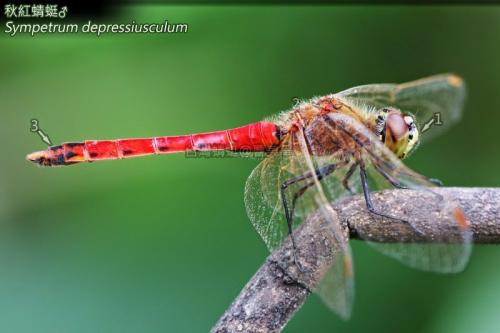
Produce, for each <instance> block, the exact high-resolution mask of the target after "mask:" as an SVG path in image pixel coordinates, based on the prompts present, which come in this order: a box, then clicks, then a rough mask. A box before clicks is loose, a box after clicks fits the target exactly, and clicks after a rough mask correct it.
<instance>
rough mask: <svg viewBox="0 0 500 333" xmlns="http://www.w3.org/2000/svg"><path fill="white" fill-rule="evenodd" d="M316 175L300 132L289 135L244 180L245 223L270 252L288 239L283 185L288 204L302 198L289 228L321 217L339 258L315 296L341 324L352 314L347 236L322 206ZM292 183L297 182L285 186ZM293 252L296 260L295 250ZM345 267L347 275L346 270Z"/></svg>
mask: <svg viewBox="0 0 500 333" xmlns="http://www.w3.org/2000/svg"><path fill="white" fill-rule="evenodd" d="M316 171H317V170H316V167H315V166H314V163H313V161H312V159H311V156H310V154H309V151H308V148H307V142H306V139H305V137H304V134H303V133H302V131H299V132H298V133H296V134H293V135H289V136H288V137H287V138H286V139H284V141H283V143H282V145H281V146H280V148H279V149H277V150H276V151H274V152H272V153H271V154H270V155H269V156H268V157H267V158H266V159H264V160H263V161H262V162H261V163H260V164H259V165H258V166H257V167H256V168H255V169H254V170H253V172H252V174H251V175H250V176H249V178H248V180H247V184H246V187H245V206H246V209H247V213H248V216H249V218H250V221H251V222H252V224H253V226H254V227H255V229H256V230H257V232H258V233H259V234H260V236H261V237H262V239H263V240H264V242H265V243H266V245H267V247H268V248H269V249H270V250H273V249H275V248H276V247H278V246H279V245H281V243H282V242H283V240H284V238H286V237H287V236H288V229H287V224H286V219H285V213H284V209H283V202H282V200H281V196H280V189H281V186H282V184H283V183H284V182H287V183H288V184H289V186H288V187H287V188H286V191H285V196H286V198H287V202H288V203H292V202H293V201H294V196H295V194H296V193H302V195H300V196H299V197H298V198H297V199H296V200H295V209H294V214H293V225H294V228H295V227H296V226H297V225H298V224H300V223H301V222H303V221H304V220H305V218H306V217H307V216H309V215H311V214H314V213H316V212H320V214H322V217H323V218H324V220H325V221H326V222H327V223H326V225H327V226H328V227H329V228H332V231H333V234H334V235H335V238H336V246H338V256H337V259H336V261H335V262H334V263H333V264H332V267H331V268H330V269H329V271H328V273H326V277H327V280H326V281H325V282H324V283H321V285H320V287H319V288H318V289H317V290H318V292H319V295H320V297H321V299H322V300H323V301H324V302H325V303H326V304H327V305H328V306H329V308H331V309H332V310H334V311H335V312H337V313H339V314H340V315H341V316H342V317H344V318H345V317H347V316H348V315H349V314H350V312H351V308H352V295H353V288H354V284H353V280H352V279H353V273H352V269H351V267H352V265H351V264H350V263H351V256H350V250H349V246H348V244H347V233H346V232H345V231H344V230H343V229H342V227H341V226H340V224H339V220H338V217H337V215H336V213H335V211H334V210H333V209H332V207H331V205H330V203H329V202H328V201H327V199H326V196H325V193H324V190H323V188H322V184H321V183H320V181H319V179H318V175H317V172H316ZM304 175H308V177H304ZM292 179H300V180H298V181H297V182H290V180H292ZM304 188H305V190H304ZM298 251H299V253H298V255H299V256H300V249H298ZM344 263H349V265H348V266H347V265H346V264H344ZM346 267H348V268H349V269H348V270H346V269H345V268H346Z"/></svg>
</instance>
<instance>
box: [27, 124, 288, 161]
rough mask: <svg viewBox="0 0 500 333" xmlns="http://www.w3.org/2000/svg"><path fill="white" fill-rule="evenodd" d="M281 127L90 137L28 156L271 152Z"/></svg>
mask: <svg viewBox="0 0 500 333" xmlns="http://www.w3.org/2000/svg"><path fill="white" fill-rule="evenodd" d="M279 137H280V132H279V128H278V126H276V124H274V123H271V122H257V123H253V124H249V125H246V126H243V127H238V128H233V129H229V130H223V131H217V132H211V133H200V134H189V135H180V136H159V137H152V138H144V139H119V140H89V141H84V142H68V143H63V144H62V145H59V146H52V147H49V148H48V149H47V150H46V151H40V152H35V153H32V154H30V155H28V159H29V160H31V161H33V162H35V163H38V164H40V165H45V166H53V165H69V164H74V163H78V162H84V161H89V162H92V161H97V160H110V159H121V158H127V157H134V156H142V155H152V154H168V153H177V152H187V151H216V150H228V151H254V152H256V151H267V150H269V149H271V148H272V147H274V146H275V145H277V144H278V143H279V140H280V138H279Z"/></svg>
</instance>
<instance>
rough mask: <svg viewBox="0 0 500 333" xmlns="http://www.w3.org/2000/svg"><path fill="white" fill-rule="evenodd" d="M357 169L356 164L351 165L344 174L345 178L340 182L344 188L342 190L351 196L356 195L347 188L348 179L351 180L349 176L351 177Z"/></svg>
mask: <svg viewBox="0 0 500 333" xmlns="http://www.w3.org/2000/svg"><path fill="white" fill-rule="evenodd" d="M357 167H358V163H354V164H353V165H351V167H350V168H349V170H348V171H347V173H346V174H345V177H344V179H343V180H342V185H343V186H344V188H345V189H346V190H347V191H348V192H349V193H350V194H351V195H354V194H356V193H354V191H353V190H352V189H351V187H350V186H349V179H350V178H351V176H352V175H353V173H354V171H356V168H357Z"/></svg>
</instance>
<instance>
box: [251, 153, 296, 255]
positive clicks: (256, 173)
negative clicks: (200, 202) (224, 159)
mask: <svg viewBox="0 0 500 333" xmlns="http://www.w3.org/2000/svg"><path fill="white" fill-rule="evenodd" d="M285 157H286V156H285ZM288 162H289V161H288V160H282V159H281V154H280V152H278V151H275V152H272V153H271V154H270V155H269V156H268V157H266V158H265V159H264V160H263V161H261V162H260V163H259V165H257V167H255V169H254V170H253V171H252V173H251V174H250V176H249V177H248V179H247V182H246V185H245V195H244V199H245V207H246V210H247V215H248V217H249V219H250V222H251V223H252V225H253V226H254V228H255V230H256V231H257V232H258V233H259V235H260V236H261V237H262V239H263V240H264V243H265V244H266V246H267V248H268V249H269V251H272V250H274V249H275V248H277V247H279V245H280V244H281V242H282V241H283V239H284V238H285V237H286V235H287V227H286V222H285V215H284V212H283V203H282V202H281V199H280V195H279V191H280V186H281V184H282V183H283V182H284V181H285V180H286V179H288V178H290V177H292V175H291V174H290V173H289V172H288V171H287V165H286V164H287V163H288Z"/></svg>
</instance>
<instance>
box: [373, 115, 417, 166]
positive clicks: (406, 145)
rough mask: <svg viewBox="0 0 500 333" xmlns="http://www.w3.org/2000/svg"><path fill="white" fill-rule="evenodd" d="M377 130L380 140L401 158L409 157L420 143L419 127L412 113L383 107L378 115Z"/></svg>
mask: <svg viewBox="0 0 500 333" xmlns="http://www.w3.org/2000/svg"><path fill="white" fill-rule="evenodd" d="M376 132H377V134H378V135H379V138H380V140H381V141H382V142H383V143H384V144H385V146H386V147H387V148H389V149H390V150H391V151H392V152H393V153H394V154H396V156H397V157H398V158H400V159H403V158H405V157H407V156H408V155H409V154H410V153H411V152H412V151H413V149H414V148H415V147H416V146H417V143H418V134H419V133H418V129H417V126H416V124H415V121H414V118H413V116H412V115H410V114H407V115H405V114H403V113H402V112H401V111H400V110H398V109H394V108H383V109H382V110H380V111H379V113H378V115H377V124H376Z"/></svg>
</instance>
